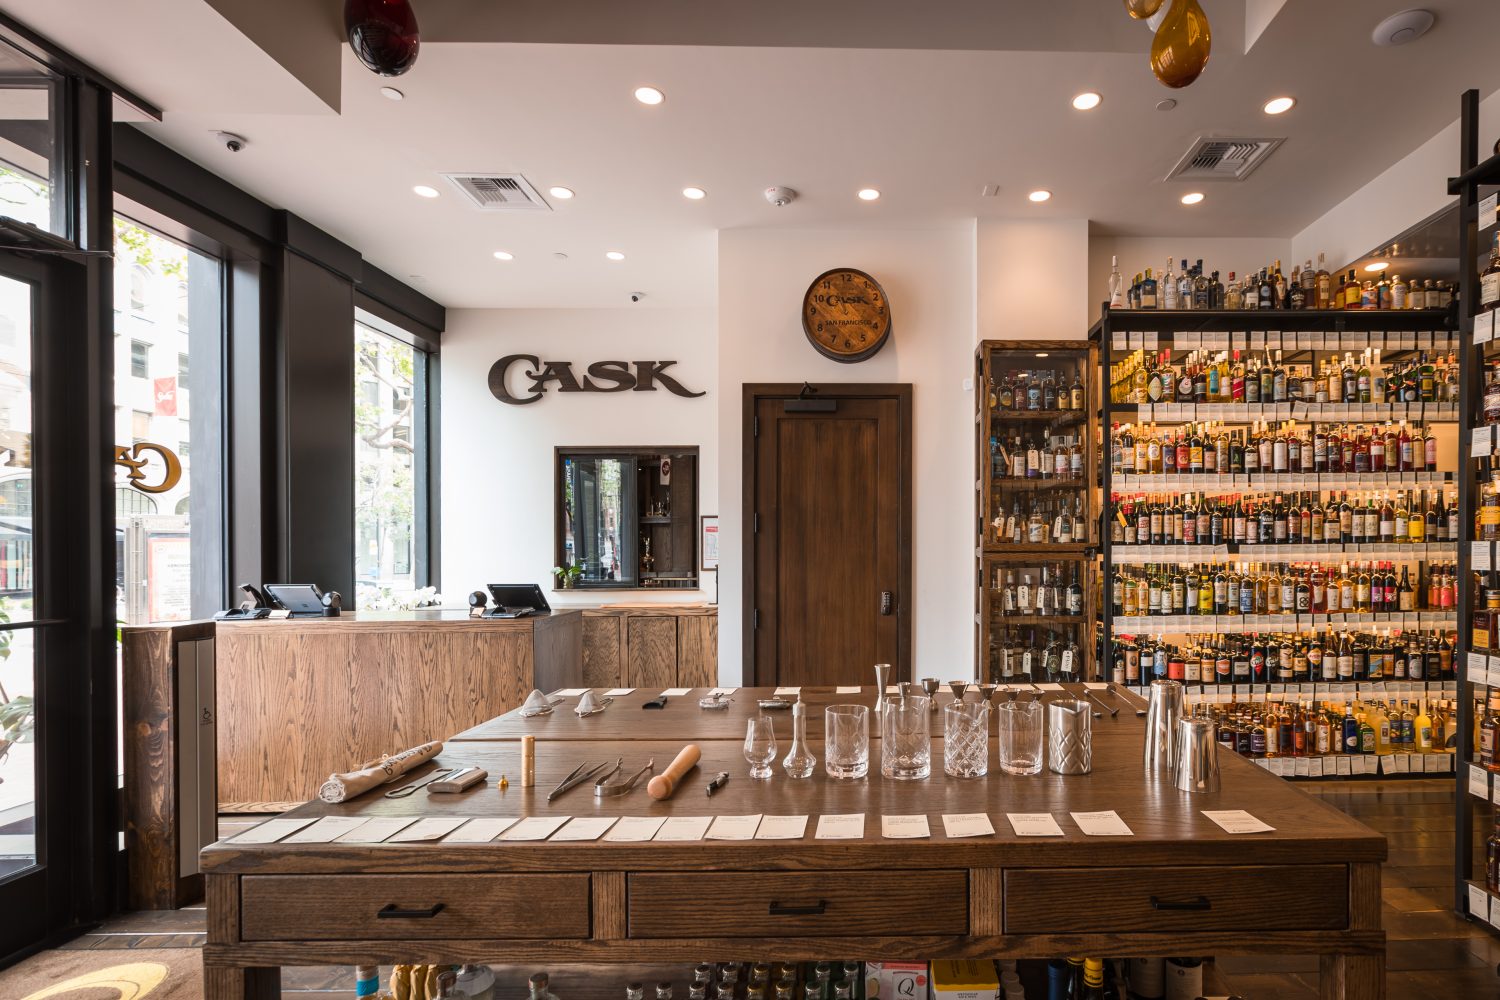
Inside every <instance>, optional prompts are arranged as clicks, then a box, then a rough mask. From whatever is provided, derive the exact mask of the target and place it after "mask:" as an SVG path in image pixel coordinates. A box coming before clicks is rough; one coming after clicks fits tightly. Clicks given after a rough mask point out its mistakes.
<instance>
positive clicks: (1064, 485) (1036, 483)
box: [990, 478, 1089, 493]
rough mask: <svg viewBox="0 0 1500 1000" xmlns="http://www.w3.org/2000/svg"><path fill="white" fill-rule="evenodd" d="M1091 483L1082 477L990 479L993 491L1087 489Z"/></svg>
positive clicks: (1017, 491)
mask: <svg viewBox="0 0 1500 1000" xmlns="http://www.w3.org/2000/svg"><path fill="white" fill-rule="evenodd" d="M1088 488H1089V484H1088V483H1087V482H1086V481H1085V480H1082V479H999V478H992V479H991V480H990V492H992V493H1006V492H1011V493H1025V492H1033V493H1034V492H1046V491H1048V490H1086V489H1088Z"/></svg>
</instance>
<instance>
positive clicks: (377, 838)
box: [338, 816, 417, 844]
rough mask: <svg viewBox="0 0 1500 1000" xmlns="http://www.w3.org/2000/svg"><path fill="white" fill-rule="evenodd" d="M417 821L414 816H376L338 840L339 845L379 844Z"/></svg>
mask: <svg viewBox="0 0 1500 1000" xmlns="http://www.w3.org/2000/svg"><path fill="white" fill-rule="evenodd" d="M416 821H417V818H416V817H415V816H376V817H375V818H374V819H372V820H370V821H369V822H368V823H362V824H360V825H359V826H358V827H356V828H355V829H353V830H351V831H350V832H348V833H346V834H344V835H343V836H342V837H340V838H339V839H338V842H339V843H340V844H379V843H381V842H382V841H384V840H385V838H387V837H389V836H390V835H391V834H393V833H399V832H401V831H402V830H405V829H406V828H407V827H409V826H411V825H412V824H413V823H415V822H416Z"/></svg>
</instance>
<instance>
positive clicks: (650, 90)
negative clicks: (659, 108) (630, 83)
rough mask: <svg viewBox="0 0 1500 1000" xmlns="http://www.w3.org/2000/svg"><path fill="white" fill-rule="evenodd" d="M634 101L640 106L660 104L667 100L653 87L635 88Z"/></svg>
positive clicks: (664, 95)
mask: <svg viewBox="0 0 1500 1000" xmlns="http://www.w3.org/2000/svg"><path fill="white" fill-rule="evenodd" d="M635 99H636V100H637V101H640V102H641V103H642V104H660V103H661V102H662V101H665V100H666V99H667V95H666V94H663V93H662V92H661V91H659V90H657V89H656V88H655V87H637V88H635Z"/></svg>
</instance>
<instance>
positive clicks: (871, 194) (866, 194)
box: [859, 188, 880, 201]
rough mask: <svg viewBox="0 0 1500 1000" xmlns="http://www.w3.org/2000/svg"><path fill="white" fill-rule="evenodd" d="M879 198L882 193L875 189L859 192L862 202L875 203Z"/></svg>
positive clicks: (863, 189) (864, 189) (861, 189)
mask: <svg viewBox="0 0 1500 1000" xmlns="http://www.w3.org/2000/svg"><path fill="white" fill-rule="evenodd" d="M879 197H880V192H879V191H876V190H875V189H874V188H860V190H859V200H860V201H874V200H875V199H877V198H879Z"/></svg>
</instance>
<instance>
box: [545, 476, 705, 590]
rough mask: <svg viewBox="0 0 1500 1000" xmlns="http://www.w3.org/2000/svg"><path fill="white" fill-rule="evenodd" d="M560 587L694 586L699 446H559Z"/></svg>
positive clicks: (696, 579)
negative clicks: (667, 447)
mask: <svg viewBox="0 0 1500 1000" xmlns="http://www.w3.org/2000/svg"><path fill="white" fill-rule="evenodd" d="M557 474H558V481H557V488H558V490H559V491H561V496H560V501H561V502H560V503H559V504H558V506H557V510H558V521H557V531H556V545H555V550H556V559H557V562H556V564H555V565H557V566H558V567H562V568H565V569H569V570H572V572H570V573H566V574H563V575H559V576H558V578H557V581H556V583H557V584H558V585H560V586H562V587H567V588H571V587H583V588H600V589H605V588H617V589H618V588H634V587H643V588H652V589H666V590H670V589H692V588H694V587H696V586H698V449H696V448H672V449H667V450H662V449H660V448H559V449H558V450H557Z"/></svg>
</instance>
